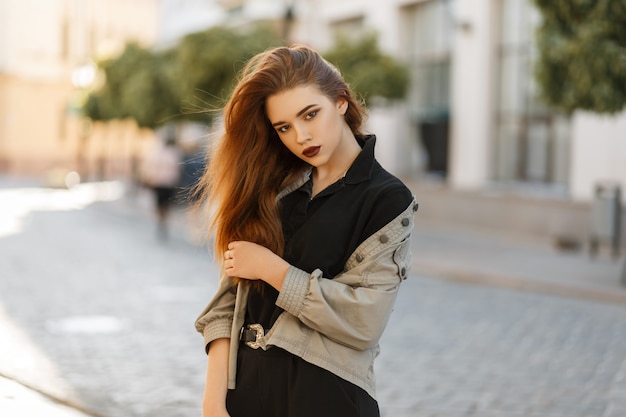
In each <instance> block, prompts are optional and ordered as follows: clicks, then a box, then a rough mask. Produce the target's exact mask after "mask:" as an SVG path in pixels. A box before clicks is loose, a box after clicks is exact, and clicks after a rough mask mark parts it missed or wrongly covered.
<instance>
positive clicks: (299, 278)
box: [276, 266, 311, 317]
mask: <svg viewBox="0 0 626 417" xmlns="http://www.w3.org/2000/svg"><path fill="white" fill-rule="evenodd" d="M310 279H311V274H309V273H308V272H304V271H303V270H301V269H298V268H296V267H295V266H290V267H289V270H288V271H287V275H286V276H285V280H284V281H283V286H282V288H281V290H280V293H279V294H278V298H277V299H276V305H277V306H278V307H280V308H282V309H284V310H285V311H288V312H289V313H291V314H293V315H294V316H296V317H298V316H299V315H300V312H301V311H302V307H303V306H304V299H305V298H306V295H307V293H308V292H309V286H310V284H309V281H310Z"/></svg>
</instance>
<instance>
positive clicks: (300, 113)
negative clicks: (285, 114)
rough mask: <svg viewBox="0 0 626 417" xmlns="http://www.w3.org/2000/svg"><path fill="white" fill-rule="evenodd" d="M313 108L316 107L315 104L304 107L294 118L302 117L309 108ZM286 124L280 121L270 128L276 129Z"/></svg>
mask: <svg viewBox="0 0 626 417" xmlns="http://www.w3.org/2000/svg"><path fill="white" fill-rule="evenodd" d="M315 106H317V104H309V105H308V106H306V107H305V108H303V109H302V110H300V111H299V112H298V113H297V114H296V117H300V116H302V115H303V114H304V113H306V111H307V110H309V109H310V108H311V107H315ZM286 123H287V122H283V121H280V122H276V123H272V126H274V127H276V126H279V125H284V124H286Z"/></svg>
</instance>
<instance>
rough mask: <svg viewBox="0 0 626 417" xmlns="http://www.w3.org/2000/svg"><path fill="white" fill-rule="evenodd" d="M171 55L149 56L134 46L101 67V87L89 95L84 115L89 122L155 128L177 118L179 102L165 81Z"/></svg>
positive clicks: (157, 53)
mask: <svg viewBox="0 0 626 417" xmlns="http://www.w3.org/2000/svg"><path fill="white" fill-rule="evenodd" d="M171 55H172V54H171V52H169V51H165V52H156V53H155V52H152V51H150V50H148V49H145V48H142V47H140V46H138V45H136V44H134V43H130V44H128V45H127V46H126V48H125V49H124V51H123V52H122V54H121V55H120V56H119V57H117V58H115V59H111V60H108V61H105V62H103V63H102V64H101V68H102V70H103V72H104V74H105V78H106V81H105V84H104V85H103V87H102V88H101V89H100V90H98V91H95V92H94V93H92V94H90V96H89V97H88V99H87V102H86V104H85V113H86V115H87V116H88V117H90V118H91V119H92V120H104V121H106V120H111V119H124V118H132V119H134V120H135V121H136V122H137V124H138V125H139V126H140V127H147V128H156V127H158V126H161V125H163V124H165V123H166V122H168V121H170V120H171V119H172V118H175V117H176V116H177V115H179V114H180V106H179V99H178V97H177V95H176V94H175V92H174V90H173V86H172V85H171V83H170V81H169V79H168V78H167V77H166V74H165V72H166V70H165V69H166V67H167V64H168V62H169V61H170V60H171Z"/></svg>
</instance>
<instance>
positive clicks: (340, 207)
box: [246, 135, 413, 329]
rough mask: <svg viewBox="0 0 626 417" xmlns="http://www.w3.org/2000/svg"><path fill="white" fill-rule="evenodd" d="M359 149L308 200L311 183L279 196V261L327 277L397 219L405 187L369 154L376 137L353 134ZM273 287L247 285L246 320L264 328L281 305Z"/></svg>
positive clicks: (406, 194)
mask: <svg viewBox="0 0 626 417" xmlns="http://www.w3.org/2000/svg"><path fill="white" fill-rule="evenodd" d="M357 139H358V141H359V144H360V145H361V147H362V148H363V149H362V150H361V152H360V153H359V155H358V156H357V158H356V159H355V161H354V162H353V163H352V166H351V167H350V169H349V170H348V172H347V173H346V175H345V176H344V177H343V178H341V179H340V180H338V181H337V182H335V183H333V184H331V185H330V186H328V187H327V188H326V189H324V190H322V191H321V192H320V193H318V194H317V195H316V196H315V197H314V198H312V199H311V194H312V188H313V182H312V180H311V179H309V181H308V182H306V183H305V184H304V185H302V186H301V187H300V188H298V189H297V190H295V191H294V192H292V193H290V194H288V195H286V196H285V197H283V199H282V200H280V212H281V218H282V226H283V233H284V236H285V252H284V254H283V259H285V260H286V261H287V262H289V264H291V265H293V266H295V267H296V268H299V269H301V270H303V271H307V272H313V271H314V270H315V269H320V270H321V271H322V272H323V276H324V278H329V279H333V278H334V277H335V276H336V275H338V274H339V273H341V272H342V271H343V268H344V265H345V263H346V261H347V260H348V258H349V257H350V255H351V254H352V253H353V252H354V251H355V250H356V248H357V247H358V246H359V245H360V244H361V243H362V242H363V241H364V240H366V239H367V238H368V237H370V236H371V235H373V234H374V233H375V232H377V231H378V230H380V229H381V228H382V227H383V226H385V225H386V224H387V223H389V222H390V221H391V220H393V219H394V218H395V217H397V216H398V215H399V214H400V213H401V212H402V211H403V210H405V209H406V208H407V207H408V205H409V204H410V203H411V201H412V200H413V197H412V194H411V192H410V190H409V189H408V188H407V187H406V186H405V185H404V184H403V183H402V182H401V181H400V180H399V179H397V178H396V177H394V176H393V175H391V174H390V173H388V172H387V171H385V170H384V169H383V168H382V167H381V166H380V164H379V163H378V161H376V159H375V158H374V145H375V143H376V138H375V137H374V136H372V135H370V136H364V137H357ZM277 297H278V291H277V290H276V289H274V288H273V287H271V286H270V285H267V284H265V285H264V290H263V291H262V292H261V291H258V290H255V289H251V291H250V296H249V298H248V305H247V309H246V323H248V324H250V323H260V324H261V325H262V326H263V327H264V328H266V329H269V328H270V327H271V326H272V324H273V323H274V321H275V320H276V319H277V318H278V316H279V315H280V314H281V313H282V311H283V310H282V309H281V308H280V307H277V306H276V305H275V302H276V298H277Z"/></svg>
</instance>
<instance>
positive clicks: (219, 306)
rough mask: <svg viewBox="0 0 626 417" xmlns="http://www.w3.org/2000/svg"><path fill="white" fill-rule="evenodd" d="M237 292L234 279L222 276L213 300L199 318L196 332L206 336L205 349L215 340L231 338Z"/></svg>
mask: <svg viewBox="0 0 626 417" xmlns="http://www.w3.org/2000/svg"><path fill="white" fill-rule="evenodd" d="M236 290H237V288H236V287H235V285H234V284H233V280H232V278H230V277H228V276H226V275H222V276H221V278H220V282H219V285H218V288H217V292H216V293H215V295H214V296H213V299H212V300H211V301H210V302H209V304H208V305H207V306H206V308H205V309H204V310H203V311H202V313H201V314H200V316H199V317H198V318H197V320H196V322H195V326H196V330H197V331H198V332H200V333H202V335H203V336H204V346H205V349H207V350H208V345H209V343H211V342H212V341H213V340H215V339H220V338H230V336H231V329H232V323H233V318H234V311H235V299H236V293H237V291H236Z"/></svg>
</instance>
